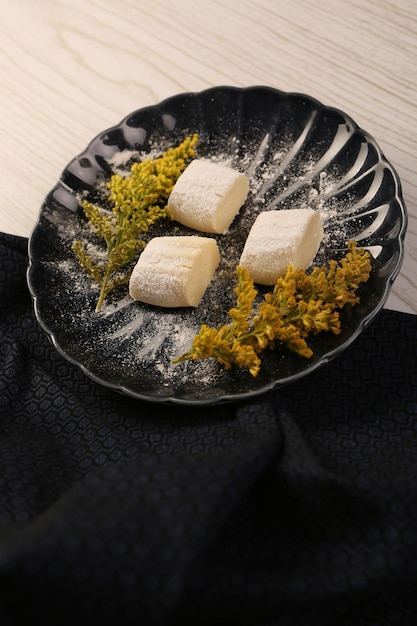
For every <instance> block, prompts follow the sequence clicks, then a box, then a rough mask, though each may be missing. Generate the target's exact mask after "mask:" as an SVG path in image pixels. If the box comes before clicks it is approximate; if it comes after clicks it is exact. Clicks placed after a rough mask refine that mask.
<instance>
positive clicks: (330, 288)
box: [174, 241, 372, 376]
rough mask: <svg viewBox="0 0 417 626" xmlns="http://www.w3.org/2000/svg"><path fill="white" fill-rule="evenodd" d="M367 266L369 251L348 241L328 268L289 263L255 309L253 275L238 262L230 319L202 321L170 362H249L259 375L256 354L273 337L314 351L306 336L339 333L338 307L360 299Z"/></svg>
mask: <svg viewBox="0 0 417 626" xmlns="http://www.w3.org/2000/svg"><path fill="white" fill-rule="evenodd" d="M371 269H372V266H371V261H370V255H369V253H368V252H366V251H365V250H363V249H362V248H358V247H357V245H356V243H355V242H353V241H350V242H349V243H348V251H347V253H346V255H345V256H344V257H343V258H342V259H341V260H340V261H339V262H337V261H335V260H331V261H330V263H329V266H328V267H315V268H314V269H313V270H312V271H311V273H309V274H307V273H306V272H305V271H304V270H297V269H294V268H293V267H291V266H290V267H288V270H287V272H286V274H285V276H283V277H281V278H279V279H278V280H277V282H276V284H275V286H274V289H273V291H272V292H270V293H267V294H266V295H265V296H264V299H263V301H262V302H261V303H260V304H259V306H258V307H257V309H256V307H255V299H256V295H257V291H256V289H255V287H254V284H253V280H252V278H251V276H250V275H249V272H248V271H247V270H246V269H245V268H243V267H237V269H236V273H237V278H238V284H237V287H236V289H235V293H236V295H237V305H236V308H233V309H231V310H230V311H229V315H230V317H231V322H230V323H229V324H226V325H223V326H220V327H219V328H210V327H208V326H206V325H205V324H203V325H202V326H201V328H200V331H199V333H198V334H197V335H196V336H195V338H194V340H193V344H192V346H191V349H190V350H189V351H188V352H187V353H185V354H183V355H182V356H180V357H178V358H177V359H175V360H174V363H179V362H181V361H186V360H198V359H208V358H214V359H216V360H217V361H218V362H219V363H220V364H221V365H222V366H224V367H225V368H226V369H230V368H231V367H232V366H233V365H236V366H238V367H247V368H248V369H249V372H250V374H251V375H252V376H257V375H258V373H259V370H260V367H261V358H260V353H261V352H262V351H263V350H264V349H265V348H272V347H274V345H275V344H276V343H277V342H282V343H285V344H286V345H287V346H288V347H289V348H290V350H292V351H294V352H296V353H297V354H299V355H300V356H302V357H305V358H310V357H311V356H312V355H313V351H312V350H311V348H310V347H309V346H308V344H307V342H306V337H307V336H308V335H309V334H317V333H319V332H323V331H331V332H333V333H334V334H338V333H340V330H341V323H340V316H339V310H340V309H342V308H343V307H344V306H345V305H346V304H350V305H354V304H356V303H357V302H358V301H359V298H358V295H357V293H356V292H357V289H358V287H359V285H360V284H361V283H364V282H366V281H367V280H368V278H369V276H370V273H371Z"/></svg>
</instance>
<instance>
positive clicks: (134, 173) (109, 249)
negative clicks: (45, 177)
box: [72, 135, 198, 311]
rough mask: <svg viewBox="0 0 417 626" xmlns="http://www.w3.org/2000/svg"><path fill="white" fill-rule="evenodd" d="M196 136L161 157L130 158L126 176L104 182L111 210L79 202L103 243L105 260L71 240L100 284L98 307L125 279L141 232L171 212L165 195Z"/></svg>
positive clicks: (140, 241) (191, 152) (141, 245)
mask: <svg viewBox="0 0 417 626" xmlns="http://www.w3.org/2000/svg"><path fill="white" fill-rule="evenodd" d="M197 140H198V136H197V135H192V136H189V137H186V139H185V140H184V141H183V142H182V143H180V144H179V145H178V146H176V147H174V148H170V149H169V150H167V151H166V152H164V154H162V156H160V157H159V158H157V159H153V160H151V159H145V160H144V161H141V162H138V163H134V164H133V165H132V167H131V170H130V175H129V176H128V177H126V178H125V177H123V176H121V175H120V174H114V175H113V176H112V177H111V178H110V180H109V181H108V183H107V189H108V199H109V202H110V203H111V206H112V210H111V212H104V211H103V210H102V209H101V208H100V207H98V206H96V205H94V204H92V203H90V202H88V201H85V202H83V204H82V206H83V209H84V214H85V216H86V218H87V219H88V220H89V222H90V223H91V224H92V226H93V227H94V229H95V232H96V234H97V235H98V237H100V238H101V239H103V240H104V242H105V245H106V261H105V263H102V262H98V261H96V260H95V259H93V258H91V256H90V255H89V254H88V253H87V251H86V249H85V247H84V245H83V243H82V242H81V241H80V240H77V241H75V242H74V243H73V245H72V250H73V252H74V253H75V255H76V256H77V259H78V262H79V264H80V265H81V267H82V268H84V269H85V270H86V271H87V273H88V274H89V276H90V278H91V279H92V280H93V281H94V282H96V283H97V284H98V285H99V287H100V295H99V298H98V301H97V306H96V311H99V310H100V308H101V306H102V305H103V302H104V300H105V299H106V297H107V296H108V294H109V293H110V291H111V290H112V289H114V288H115V287H117V286H118V285H121V284H123V283H126V282H128V281H129V272H126V271H124V269H125V268H126V266H127V265H128V264H129V263H130V262H131V261H132V260H133V259H134V257H135V256H136V255H137V254H138V252H139V251H140V250H142V249H143V248H144V247H145V245H146V244H145V241H144V240H143V239H142V238H141V235H142V234H143V233H146V232H148V230H149V227H150V226H151V225H152V224H154V223H155V222H156V221H157V220H159V219H161V218H169V217H170V216H169V211H168V209H167V207H166V203H167V200H168V197H169V195H170V193H171V191H172V188H173V186H174V185H175V182H176V181H177V179H178V177H179V176H180V174H182V172H183V171H184V170H185V168H186V166H187V165H188V162H189V160H190V159H192V158H194V157H195V149H194V147H195V145H196V143H197Z"/></svg>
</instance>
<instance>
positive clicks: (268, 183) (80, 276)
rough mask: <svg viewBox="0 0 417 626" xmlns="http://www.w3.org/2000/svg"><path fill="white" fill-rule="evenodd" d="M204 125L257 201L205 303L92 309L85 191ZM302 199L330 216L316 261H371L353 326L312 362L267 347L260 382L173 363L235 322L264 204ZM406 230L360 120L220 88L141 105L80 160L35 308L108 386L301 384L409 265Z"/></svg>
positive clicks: (247, 389)
mask: <svg viewBox="0 0 417 626" xmlns="http://www.w3.org/2000/svg"><path fill="white" fill-rule="evenodd" d="M193 133H198V134H199V144H198V151H199V155H200V156H201V157H204V158H209V159H213V160H216V161H219V162H223V163H225V164H227V165H229V166H231V167H233V168H235V169H237V170H240V171H242V172H245V173H246V174H247V175H248V176H249V178H250V194H249V197H248V200H247V202H246V204H245V205H244V207H243V208H242V210H241V212H240V214H239V216H238V217H237V218H236V220H235V221H234V222H233V224H232V226H231V228H230V232H229V234H228V235H227V236H224V235H223V236H218V237H216V239H217V241H218V245H219V247H220V251H221V256H222V262H221V265H220V266H219V269H218V271H217V272H216V275H215V278H214V280H213V281H212V284H211V285H210V287H209V288H208V290H207V292H206V294H205V296H204V298H203V301H202V302H201V304H200V306H199V307H197V308H196V309H182V310H162V309H157V308H154V307H150V306H147V305H144V304H141V303H138V302H133V301H132V300H131V299H130V298H129V296H128V294H127V290H126V292H125V293H119V294H118V297H117V298H116V299H110V300H109V301H108V302H107V303H106V305H105V306H104V307H103V309H102V311H101V312H100V313H98V314H96V313H94V306H95V302H96V300H97V295H98V290H97V289H96V288H95V287H94V286H93V285H92V283H91V281H90V279H89V278H88V277H87V276H85V275H84V273H83V271H82V270H81V269H80V267H79V266H78V264H77V262H76V260H75V258H74V255H73V253H72V251H71V245H72V242H73V241H74V240H75V239H82V240H83V241H84V242H85V243H87V242H88V243H89V245H90V246H91V247H92V248H93V249H95V248H97V250H98V252H99V248H98V243H97V242H96V241H95V240H94V237H92V232H91V229H90V228H89V225H88V223H87V222H86V220H85V218H84V216H83V213H82V210H81V208H80V199H81V198H85V197H87V198H90V199H92V200H93V201H94V200H96V201H97V200H98V201H99V199H100V191H99V190H100V189H101V188H102V186H103V181H105V180H106V179H108V178H109V177H110V176H111V174H112V173H113V172H115V171H124V170H126V171H127V168H128V166H129V165H130V164H131V162H132V160H140V159H142V158H143V157H144V156H146V155H151V156H156V155H158V154H159V153H160V152H161V151H164V150H166V149H167V148H168V147H171V146H174V145H177V144H178V143H179V142H180V141H182V140H183V139H184V138H185V137H186V136H187V135H190V134H193ZM304 205H308V206H311V207H312V208H314V209H316V210H317V211H319V212H320V214H321V216H322V219H323V223H324V229H325V237H324V239H323V242H322V245H321V247H320V250H319V252H318V255H317V258H316V261H315V262H316V263H317V264H320V265H321V264H323V263H326V262H327V261H328V260H329V259H331V258H340V257H341V256H342V255H343V254H344V253H345V252H346V244H347V241H348V240H349V239H353V240H355V241H357V242H358V244H359V245H361V246H363V247H365V248H366V249H368V250H369V251H370V252H371V254H372V257H373V272H372V276H371V279H370V280H369V281H368V282H367V283H366V284H365V285H364V286H363V288H362V289H361V292H360V296H361V301H360V304H358V305H357V306H355V307H353V308H351V309H350V310H344V311H343V312H342V327H343V330H342V333H341V334H340V335H333V334H331V333H321V334H319V335H317V336H316V337H314V338H313V339H309V345H310V346H311V348H312V349H313V351H314V356H313V357H312V358H311V359H304V358H301V357H298V356H297V355H295V354H294V353H292V352H290V351H289V350H288V349H286V348H285V347H284V346H283V347H281V346H277V347H276V348H275V349H274V350H271V351H270V350H268V351H266V352H265V353H264V355H263V358H262V363H263V364H262V369H261V372H260V374H259V375H258V377H256V378H253V377H252V376H251V375H250V374H249V373H248V372H247V371H246V369H232V370H229V371H225V370H223V369H222V368H221V366H219V365H218V364H217V362H215V361H213V360H211V359H210V360H207V361H201V362H184V363H180V364H178V365H172V360H173V359H174V358H175V357H177V356H179V355H180V354H182V353H184V352H186V351H187V350H188V349H189V347H190V345H191V342H192V338H193V337H194V335H195V334H196V332H197V331H198V329H199V327H200V325H201V324H202V323H206V324H208V325H210V326H213V325H214V326H216V325H217V324H222V323H227V322H228V321H229V320H228V316H227V311H228V310H229V308H230V307H231V306H233V304H234V294H233V285H234V284H235V266H236V265H237V263H238V261H239V257H240V252H241V250H242V247H243V244H244V241H245V239H246V236H247V233H248V230H249V228H250V226H251V224H252V223H253V221H254V219H255V217H256V215H257V214H258V212H259V211H264V210H270V209H286V208H290V207H299V206H304ZM405 228H406V210H405V206H404V203H403V200H402V197H401V189H400V183H399V180H398V176H397V174H396V172H395V171H394V168H393V167H392V166H391V165H390V163H389V162H388V161H387V160H386V159H385V157H384V155H383V154H382V153H381V150H380V149H379V147H378V145H377V144H376V143H375V141H374V140H373V139H372V137H370V136H369V135H368V134H367V133H366V132H364V131H363V130H362V129H360V128H359V127H358V126H357V125H356V124H355V122H354V121H353V120H352V119H351V118H350V117H349V116H347V115H345V114H344V113H342V112H341V111H338V110H335V109H333V108H329V107H326V106H323V105H322V104H320V103H319V102H318V101H316V100H314V99H312V98H310V97H308V96H305V95H302V94H293V93H283V92H280V91H277V90H274V89H271V88H266V87H252V88H246V89H239V88H232V87H219V88H213V89H209V90H206V91H203V92H201V93H188V94H181V95H178V96H175V97H172V98H169V99H167V100H165V101H163V102H162V103H160V104H159V105H157V106H151V107H148V108H145V109H141V110H139V111H136V112H134V113H132V114H131V115H129V116H128V117H126V118H125V119H124V120H123V121H122V122H121V123H120V124H118V125H116V126H114V127H113V128H110V129H109V130H106V131H105V132H103V133H102V134H101V135H99V136H98V137H96V138H95V139H94V140H93V141H92V142H91V143H90V145H89V146H88V147H87V148H86V150H85V151H84V152H83V153H82V154H81V155H79V156H77V157H76V158H74V159H73V160H72V161H71V162H70V163H69V164H68V166H67V167H66V168H65V170H64V172H63V174H62V177H61V180H60V181H59V182H58V184H57V185H56V186H55V187H54V188H53V189H52V190H51V192H50V193H49V195H48V196H47V198H46V199H45V202H44V204H43V206H42V207H41V211H40V216H39V220H38V223H37V225H36V226H35V229H34V231H33V234H32V237H31V239H30V245H29V256H30V266H29V270H28V282H29V287H30V290H31V293H32V295H33V298H34V306H35V312H36V316H37V318H38V320H39V322H40V324H41V325H42V327H43V328H44V330H45V331H46V333H47V334H48V335H49V336H50V338H51V340H52V341H53V343H54V345H55V346H56V348H57V350H58V351H59V352H60V353H61V354H62V355H63V356H64V357H65V358H67V359H69V361H71V362H72V363H75V364H76V365H77V366H79V367H80V368H81V369H82V370H83V371H84V372H85V373H86V374H87V375H88V376H90V377H92V378H93V379H95V380H96V381H97V382H98V383H100V384H102V385H105V386H107V387H110V388H112V389H115V390H117V391H120V392H123V393H126V394H129V395H131V396H134V397H136V398H138V399H142V400H148V401H152V402H170V403H182V404H211V403H217V402H225V401H230V400H238V399H243V398H247V397H250V396H254V395H256V394H260V393H263V392H266V391H269V390H272V389H275V388H277V387H279V386H280V385H284V384H288V383H293V382H296V381H299V380H300V379H301V378H302V377H303V376H306V375H308V374H309V373H310V372H312V371H313V370H315V369H317V368H318V367H319V366H320V365H322V364H324V363H326V362H327V361H329V359H332V358H333V357H335V356H336V355H339V354H340V353H341V352H342V350H344V349H345V348H346V347H347V346H348V345H349V344H350V343H351V342H352V341H353V340H354V338H355V337H356V336H357V335H358V334H359V333H360V332H361V331H362V330H363V328H364V327H365V326H366V325H367V324H368V323H369V322H370V321H371V320H372V318H373V317H374V316H375V315H376V313H377V312H378V310H379V309H380V308H381V307H382V306H383V304H384V302H385V300H386V298H387V296H388V293H389V290H390V287H391V284H392V282H393V280H394V278H395V277H396V275H397V273H398V271H399V268H400V265H401V261H402V257H403V237H404V233H405ZM167 231H169V233H171V234H174V233H175V234H189V231H187V229H185V228H182V227H180V226H179V225H177V224H172V223H167V222H165V223H164V225H162V226H161V225H159V226H155V228H154V230H153V231H152V233H151V235H158V234H165V233H166V232H167Z"/></svg>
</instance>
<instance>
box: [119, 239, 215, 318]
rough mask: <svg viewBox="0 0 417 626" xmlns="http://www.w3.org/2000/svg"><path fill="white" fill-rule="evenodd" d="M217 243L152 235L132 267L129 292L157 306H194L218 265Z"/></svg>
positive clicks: (199, 299) (135, 297) (133, 296)
mask: <svg viewBox="0 0 417 626" xmlns="http://www.w3.org/2000/svg"><path fill="white" fill-rule="evenodd" d="M219 261H220V253H219V249H218V247H217V243H216V242H215V240H214V239H211V238H209V237H199V236H189V237H175V236H173V237H155V238H154V239H151V241H150V242H149V243H148V245H147V246H146V248H145V249H144V251H143V252H142V254H141V255H140V257H139V260H138V262H137V264H136V266H135V268H134V269H133V272H132V275H131V277H130V282H129V293H130V295H131V296H132V298H133V299H134V300H139V301H141V302H145V303H147V304H152V305H155V306H160V307H188V306H190V307H196V306H198V304H199V303H200V301H201V299H202V297H203V295H204V293H205V291H206V289H207V287H208V285H209V284H210V281H211V279H212V277H213V274H214V272H215V270H216V268H217V266H218V264H219Z"/></svg>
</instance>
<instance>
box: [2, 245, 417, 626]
mask: <svg viewBox="0 0 417 626" xmlns="http://www.w3.org/2000/svg"><path fill="white" fill-rule="evenodd" d="M26 248H27V241H26V240H25V239H22V238H17V237H12V236H9V235H4V234H2V235H0V325H1V344H0V364H1V372H0V427H1V431H0V624H1V625H2V626H23V625H26V624H34V623H37V622H39V623H41V624H45V625H52V624H53V625H54V626H65V625H67V624H71V625H73V624H101V625H107V624H109V625H112V626H114V625H124V624H135V625H138V624H144V625H146V626H154V625H158V626H159V625H171V624H172V625H173V624H181V625H183V626H184V625H193V626H198V625H205V626H232V625H233V626H234V625H236V626H303V625H305V626H315V625H320V626H362V625H363V626H385V625H390V626H391V625H399V626H406V625H415V624H417V357H416V350H417V317H415V316H412V315H407V314H401V313H397V312H393V311H389V310H383V311H382V312H381V313H380V314H379V316H378V317H377V319H376V320H375V321H374V322H373V323H372V324H371V326H370V327H369V328H368V329H367V330H366V331H365V332H364V333H363V334H362V335H361V337H360V338H359V339H358V340H357V341H356V342H355V343H354V344H353V345H352V346H351V347H350V348H349V349H348V350H347V351H345V352H344V353H343V355H342V356H341V357H340V358H338V359H337V360H335V361H332V362H331V363H330V364H328V365H326V366H325V367H323V368H321V369H320V370H318V371H317V372H315V373H313V374H311V375H310V376H309V377H308V378H306V379H305V380H304V381H303V383H302V384H301V385H295V386H288V387H286V388H285V389H282V390H280V391H277V392H274V393H271V394H268V395H266V396H261V397H259V398H257V399H256V400H255V401H253V402H250V403H241V404H229V405H223V406H218V407H211V408H210V407H208V408H203V409H201V408H199V409H192V408H188V409H185V408H181V407H167V406H159V405H150V404H146V403H141V402H138V401H136V400H133V399H130V398H127V397H124V396H120V395H119V394H116V393H114V392H112V391H109V390H107V389H105V388H103V387H101V386H98V385H97V384H95V383H94V382H93V381H91V380H90V379H87V378H86V377H85V376H84V375H83V374H82V373H81V372H80V371H79V370H78V369H76V368H75V367H73V366H72V365H71V364H69V363H68V362H66V361H65V360H63V359H62V358H61V357H60V356H59V355H58V354H57V352H56V351H55V350H54V348H53V347H52V345H51V344H50V342H49V340H48V339H47V337H46V336H45V334H44V333H43V332H42V331H41V330H40V328H39V326H38V324H37V322H36V321H35V317H34V314H33V311H32V304H31V299H30V296H29V293H28V289H27V287H26V265H27V254H26Z"/></svg>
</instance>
